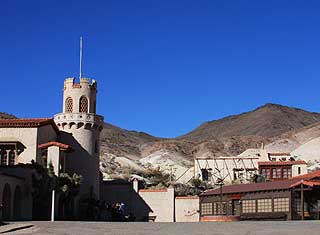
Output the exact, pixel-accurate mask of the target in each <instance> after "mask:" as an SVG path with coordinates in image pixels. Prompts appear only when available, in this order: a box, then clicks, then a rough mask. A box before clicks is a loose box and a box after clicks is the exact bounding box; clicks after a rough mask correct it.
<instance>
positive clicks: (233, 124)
mask: <svg viewBox="0 0 320 235" xmlns="http://www.w3.org/2000/svg"><path fill="white" fill-rule="evenodd" d="M316 122H320V114H319V113H311V112H307V111H304V110H301V109H297V108H290V107H286V106H282V105H276V104H266V105H264V106H262V107H259V108H257V109H255V110H253V111H250V112H247V113H243V114H239V115H233V116H230V117H226V118H223V119H220V120H216V121H210V122H206V123H204V124H202V125H200V126H199V127H198V128H196V129H195V130H193V131H192V132H190V133H188V134H186V135H184V136H181V137H178V138H175V139H161V138H156V137H153V136H150V135H148V134H146V133H140V132H135V131H126V130H123V129H120V128H118V127H115V126H112V125H109V124H106V125H105V129H104V131H103V133H102V146H103V152H104V153H112V154H114V155H116V156H121V157H128V158H131V159H139V158H144V157H146V156H148V155H150V154H152V153H153V152H156V151H159V150H163V149H165V150H168V151H170V152H177V153H179V154H182V155H184V156H185V157H186V158H189V159H192V158H193V157H213V156H230V155H238V154H240V153H241V152H243V151H245V150H246V149H248V148H256V147H260V146H261V144H262V143H263V144H268V143H271V142H274V141H276V140H277V139H283V138H284V136H282V135H284V134H285V133H288V132H290V131H291V133H294V131H297V130H300V129H301V128H304V127H307V126H310V125H312V124H314V123H316ZM316 135H317V134H316ZM319 136H320V135H319ZM280 137H281V138H280Z"/></svg>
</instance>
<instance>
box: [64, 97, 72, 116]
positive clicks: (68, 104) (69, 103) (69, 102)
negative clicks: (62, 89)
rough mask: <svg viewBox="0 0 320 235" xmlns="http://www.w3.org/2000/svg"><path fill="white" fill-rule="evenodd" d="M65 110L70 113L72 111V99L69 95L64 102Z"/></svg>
mask: <svg viewBox="0 0 320 235" xmlns="http://www.w3.org/2000/svg"><path fill="white" fill-rule="evenodd" d="M65 112H66V113H72V112H73V100H72V98H71V97H68V98H67V99H66V102H65Z"/></svg>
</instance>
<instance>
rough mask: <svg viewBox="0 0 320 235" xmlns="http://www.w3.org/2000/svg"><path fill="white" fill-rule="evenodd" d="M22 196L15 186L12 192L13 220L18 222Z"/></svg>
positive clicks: (18, 188)
mask: <svg viewBox="0 0 320 235" xmlns="http://www.w3.org/2000/svg"><path fill="white" fill-rule="evenodd" d="M21 201H22V195H21V188H20V186H17V187H16V189H15V190H14V197H13V219H14V220H20V219H21V206H22V202H21Z"/></svg>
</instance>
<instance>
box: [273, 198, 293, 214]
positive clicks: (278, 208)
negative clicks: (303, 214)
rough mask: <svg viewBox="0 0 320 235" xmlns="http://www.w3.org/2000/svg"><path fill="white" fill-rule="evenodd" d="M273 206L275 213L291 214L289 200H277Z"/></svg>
mask: <svg viewBox="0 0 320 235" xmlns="http://www.w3.org/2000/svg"><path fill="white" fill-rule="evenodd" d="M273 204H274V205H273V210H274V212H289V208H290V207H289V198H287V197H286V198H275V199H274V200H273Z"/></svg>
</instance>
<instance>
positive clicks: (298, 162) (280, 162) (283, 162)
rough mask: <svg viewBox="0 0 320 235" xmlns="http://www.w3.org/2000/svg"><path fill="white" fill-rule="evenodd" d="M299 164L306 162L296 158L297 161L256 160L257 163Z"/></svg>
mask: <svg viewBox="0 0 320 235" xmlns="http://www.w3.org/2000/svg"><path fill="white" fill-rule="evenodd" d="M299 164H307V162H306V161H303V160H298V161H261V162H258V165H299Z"/></svg>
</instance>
